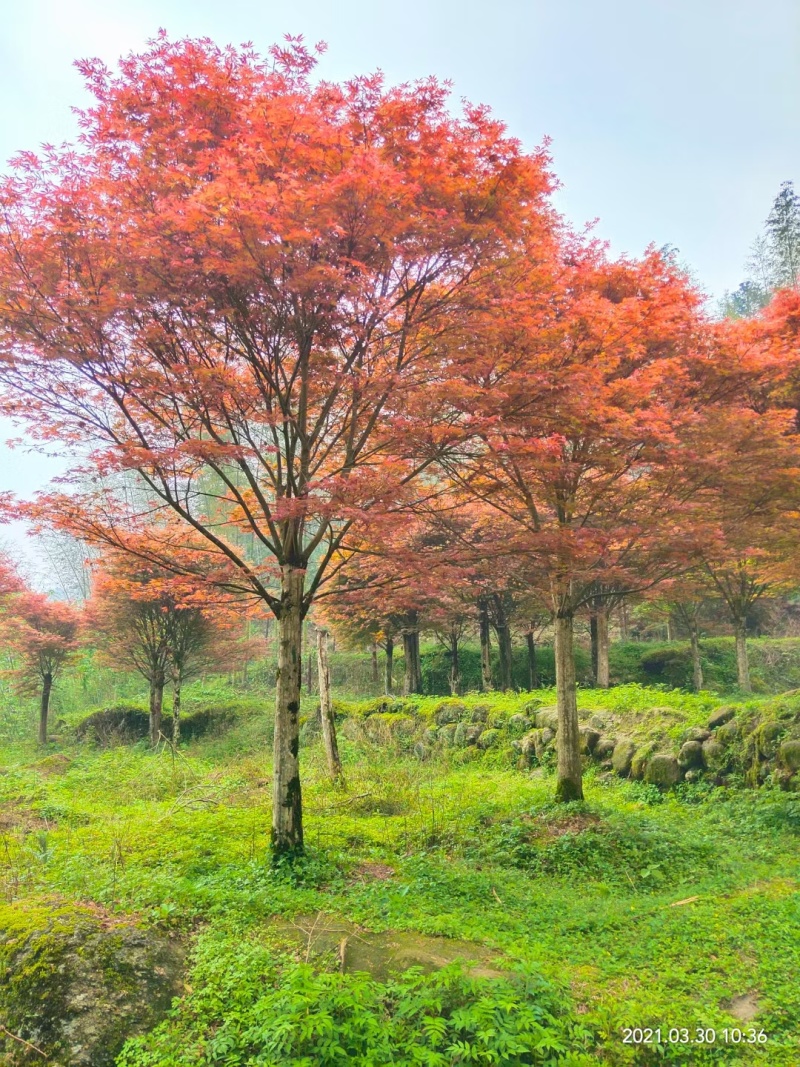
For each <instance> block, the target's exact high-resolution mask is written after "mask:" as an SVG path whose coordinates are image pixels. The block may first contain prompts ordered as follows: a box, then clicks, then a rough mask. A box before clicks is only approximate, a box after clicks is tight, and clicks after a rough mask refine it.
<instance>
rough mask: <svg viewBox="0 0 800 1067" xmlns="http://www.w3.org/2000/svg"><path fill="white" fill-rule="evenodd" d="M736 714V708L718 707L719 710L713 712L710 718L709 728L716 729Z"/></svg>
mask: <svg viewBox="0 0 800 1067" xmlns="http://www.w3.org/2000/svg"><path fill="white" fill-rule="evenodd" d="M735 714H736V708H731V707H728V706H724V707H721V708H717V710H716V711H715V712H712V714H711V715H710V716H709V718H708V728H709V730H716V728H717V727H718V726H722V725H723V723H726V722H730V721H731V719H732V718H733V717H734V715H735Z"/></svg>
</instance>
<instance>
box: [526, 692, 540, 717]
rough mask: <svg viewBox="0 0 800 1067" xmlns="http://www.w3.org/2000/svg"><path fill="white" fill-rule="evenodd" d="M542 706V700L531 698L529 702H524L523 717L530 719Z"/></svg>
mask: <svg viewBox="0 0 800 1067" xmlns="http://www.w3.org/2000/svg"><path fill="white" fill-rule="evenodd" d="M542 704H544V701H543V700H540V699H539V698H538V697H533V698H532V699H531V700H526V701H525V703H524V704H523V705H522V710H523V712H524V714H525V715H527V716H528V717H529V718H532V717H533V716H534V715H535V714H536V712H537V711H538V709H539V708H540V707H541V706H542Z"/></svg>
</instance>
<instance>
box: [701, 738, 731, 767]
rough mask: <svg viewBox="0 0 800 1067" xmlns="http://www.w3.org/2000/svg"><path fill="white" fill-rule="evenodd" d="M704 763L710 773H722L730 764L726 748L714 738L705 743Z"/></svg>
mask: <svg viewBox="0 0 800 1067" xmlns="http://www.w3.org/2000/svg"><path fill="white" fill-rule="evenodd" d="M703 763H704V764H705V766H706V767H707V768H708V769H709V770H710V771H722V770H724V769H725V767H726V766H727V763H728V754H727V752H726V751H725V746H724V745H721V744H720V743H719V741H715V740H714V738H713V737H711V738H709V739H708V741H704V742H703Z"/></svg>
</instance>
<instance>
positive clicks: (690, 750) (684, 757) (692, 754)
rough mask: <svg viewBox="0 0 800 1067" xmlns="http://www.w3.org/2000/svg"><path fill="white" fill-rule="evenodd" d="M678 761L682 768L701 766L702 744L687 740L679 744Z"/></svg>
mask: <svg viewBox="0 0 800 1067" xmlns="http://www.w3.org/2000/svg"><path fill="white" fill-rule="evenodd" d="M678 763H679V764H680V765H681V767H683V768H684V769H688V768H690V767H702V766H703V746H702V744H701V743H700V742H699V741H687V742H686V743H685V744H684V745H681V750H680V752H679V753H678Z"/></svg>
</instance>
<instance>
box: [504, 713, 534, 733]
mask: <svg viewBox="0 0 800 1067" xmlns="http://www.w3.org/2000/svg"><path fill="white" fill-rule="evenodd" d="M506 728H507V729H508V732H509V733H510V734H511V736H512V737H521V736H522V735H523V734H524V733H525V731H526V730H530V728H531V721H530V719H529V718H528V716H527V715H511V716H509V719H508V722H507V723H506Z"/></svg>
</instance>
